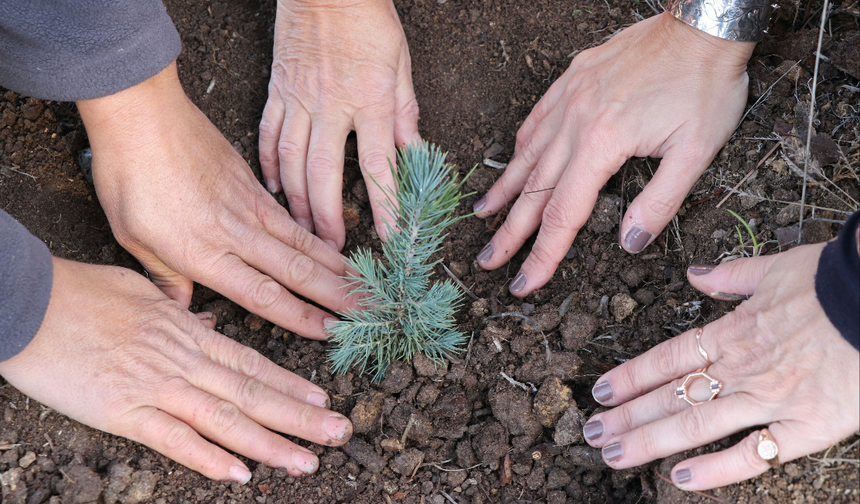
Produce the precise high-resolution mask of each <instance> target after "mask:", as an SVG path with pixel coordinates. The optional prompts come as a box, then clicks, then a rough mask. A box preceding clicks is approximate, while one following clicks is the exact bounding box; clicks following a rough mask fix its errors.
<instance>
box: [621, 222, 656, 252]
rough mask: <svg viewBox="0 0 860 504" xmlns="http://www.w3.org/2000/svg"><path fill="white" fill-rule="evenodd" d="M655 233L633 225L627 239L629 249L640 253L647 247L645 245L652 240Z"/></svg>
mask: <svg viewBox="0 0 860 504" xmlns="http://www.w3.org/2000/svg"><path fill="white" fill-rule="evenodd" d="M653 237H654V235H652V234H651V233H649V232H648V231H645V230H644V229H642V228H641V227H639V226H633V227H632V228H630V231H627V239H626V240H625V243H626V244H627V250H629V251H630V252H633V253H634V254H635V253H638V252H642V249H644V248H645V245H648V242H649V241H651V238H653Z"/></svg>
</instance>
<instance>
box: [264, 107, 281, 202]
mask: <svg viewBox="0 0 860 504" xmlns="http://www.w3.org/2000/svg"><path fill="white" fill-rule="evenodd" d="M284 112H285V107H284V102H283V100H281V99H280V98H273V97H271V96H270V97H269V99H268V100H267V101H266V106H265V107H264V108H263V117H262V118H261V119H260V140H259V148H260V168H261V169H262V171H263V179H264V180H265V182H266V189H268V190H269V192H270V193H272V194H274V193H276V192H278V191H280V190H281V182H280V181H281V167H280V160H279V158H278V140H279V139H280V137H281V130H282V128H283V125H284Z"/></svg>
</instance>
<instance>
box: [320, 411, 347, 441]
mask: <svg viewBox="0 0 860 504" xmlns="http://www.w3.org/2000/svg"><path fill="white" fill-rule="evenodd" d="M323 429H324V430H325V433H326V435H327V436H328V437H330V438H331V439H334V440H335V441H340V440H342V439H344V437H346V436H347V434H348V433H351V432H352V424H351V423H350V421H349V420H347V419H346V417H344V416H341V415H329V416H328V418H326V419H325V421H324V422H323Z"/></svg>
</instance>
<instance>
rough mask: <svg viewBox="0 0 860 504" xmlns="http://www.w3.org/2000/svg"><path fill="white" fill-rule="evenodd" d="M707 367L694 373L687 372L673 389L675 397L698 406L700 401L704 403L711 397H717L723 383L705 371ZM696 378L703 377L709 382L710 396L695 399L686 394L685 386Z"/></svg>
mask: <svg viewBox="0 0 860 504" xmlns="http://www.w3.org/2000/svg"><path fill="white" fill-rule="evenodd" d="M707 370H708V368H701V369H697V370H696V372H695V373H690V374H688V375H687V376H686V377H685V378H684V381H683V382H682V383H681V385H680V386H679V387H678V388H676V389H675V397H677V398H678V399H683V400H685V401H687V403H689V404H690V405H691V406H698V405H700V404H702V403H706V402H708V401H710V400H711V399H713V398H715V397H717V396H718V395H719V394H720V391H721V390H723V384H722V383H721V382H720V380H717V379H716V378H714V377H713V376H711V375H709V374H708V373H707ZM696 378H704V379H706V380H708V381H710V382H711V383H710V384H709V388H710V389H711V397H709V398H707V399H705V400H704V401H696V400H695V399H692V398H690V396H689V395H687V386H688V385H689V384H690V383H692V382H693V381H694V380H695V379H696Z"/></svg>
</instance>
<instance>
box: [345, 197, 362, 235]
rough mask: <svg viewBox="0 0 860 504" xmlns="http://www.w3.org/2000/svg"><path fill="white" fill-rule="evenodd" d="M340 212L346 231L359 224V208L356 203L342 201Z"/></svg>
mask: <svg viewBox="0 0 860 504" xmlns="http://www.w3.org/2000/svg"><path fill="white" fill-rule="evenodd" d="M342 214H343V226H344V227H345V228H346V230H347V231H351V230H353V229H355V228H357V227H358V225H359V224H361V209H360V208H359V207H358V206H357V205H355V204H349V203H346V202H344V205H343V210H342Z"/></svg>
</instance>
